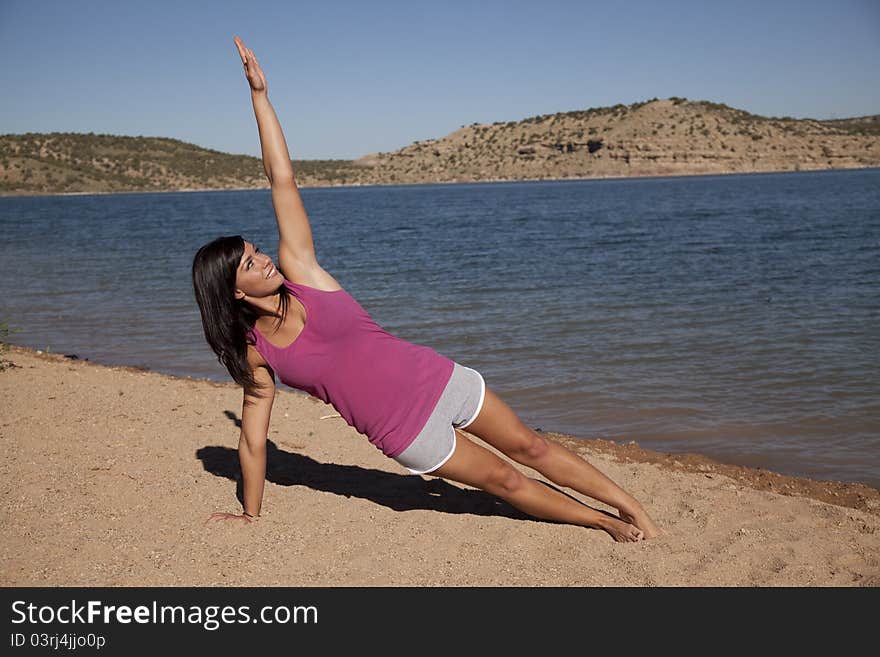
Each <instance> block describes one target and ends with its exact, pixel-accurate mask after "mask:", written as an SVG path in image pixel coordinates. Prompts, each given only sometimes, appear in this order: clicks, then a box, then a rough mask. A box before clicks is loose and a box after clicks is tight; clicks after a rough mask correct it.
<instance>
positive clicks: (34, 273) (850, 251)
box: [0, 169, 880, 487]
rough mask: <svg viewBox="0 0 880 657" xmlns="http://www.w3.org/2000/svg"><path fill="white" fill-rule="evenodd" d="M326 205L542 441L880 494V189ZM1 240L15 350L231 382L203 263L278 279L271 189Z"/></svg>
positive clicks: (730, 179)
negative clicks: (607, 447)
mask: <svg viewBox="0 0 880 657" xmlns="http://www.w3.org/2000/svg"><path fill="white" fill-rule="evenodd" d="M302 196H303V199H304V202H305V205H306V208H307V210H308V212H309V216H310V219H311V223H312V231H313V235H314V238H315V244H316V249H317V253H318V258H319V260H320V262H321V264H322V265H323V266H324V268H325V269H327V270H328V271H329V272H330V273H331V274H333V276H334V277H336V279H337V280H338V281H339V282H340V283H341V284H342V285H343V287H345V288H346V289H347V290H348V291H349V292H350V293H351V294H352V295H353V296H354V297H355V298H356V299H358V301H359V302H360V303H361V305H363V306H364V308H366V310H367V311H368V312H370V314H371V315H372V316H373V317H374V319H376V321H377V322H378V323H379V324H380V325H382V326H383V327H384V328H385V329H387V330H388V331H390V332H391V333H393V334H395V335H398V336H400V337H402V338H404V339H407V340H410V341H412V342H415V343H418V344H425V345H428V346H431V347H433V348H434V349H436V350H437V351H439V352H440V353H442V354H444V355H446V356H448V357H450V358H453V359H455V360H457V361H458V362H460V363H462V364H464V365H467V366H469V367H473V368H475V369H477V370H479V371H480V372H481V373H482V374H483V376H484V377H485V379H486V382H487V384H488V385H489V386H490V387H492V388H493V389H494V390H495V391H496V392H498V393H499V394H500V395H501V396H502V398H504V399H505V400H506V401H507V402H508V403H509V404H510V405H511V406H512V407H513V408H514V410H516V411H517V412H518V413H519V415H520V416H521V417H522V418H523V420H524V421H525V422H526V423H527V424H529V425H530V426H534V427H540V428H542V429H544V430H547V431H559V432H564V433H569V434H573V435H576V436H585V437H597V436H602V437H605V438H608V439H611V440H614V441H618V442H628V441H631V440H634V441H636V442H637V443H638V444H640V445H641V446H643V447H647V448H650V449H655V450H660V451H666V452H699V453H703V454H706V455H708V456H711V457H713V458H716V459H718V460H721V461H725V462H730V463H738V464H743V465H749V466H754V467H765V468H767V469H771V470H775V471H778V472H782V473H785V474H792V475H798V476H809V477H813V478H822V479H825V478H827V479H837V480H842V481H862V482H865V483H869V484H872V485H874V486H878V487H880V449H878V447H880V375H878V371H880V367H878V366H880V328H878V319H880V294H878V292H880V169H866V170H858V171H826V172H802V173H781V174H753V175H730V176H701V177H676V178H650V179H648V178H642V179H622V180H591V181H558V182H524V183H485V184H455V185H415V186H387V187H348V188H332V189H304V190H302ZM0 228H2V235H3V246H2V259H0V273H2V276H0V299H2V301H0V320H6V321H7V322H8V323H9V324H10V325H12V326H13V327H15V328H16V329H18V330H19V332H18V333H16V334H14V335H13V336H12V337H11V338H10V340H9V341H11V342H13V343H15V344H20V345H26V346H31V347H35V348H38V349H50V350H51V351H52V352H57V353H75V354H77V355H78V356H79V357H80V358H88V359H89V360H90V361H93V362H98V363H105V364H120V365H136V366H143V367H148V368H150V369H152V370H156V371H160V372H165V373H169V374H176V375H187V376H197V377H207V378H211V379H216V380H222V381H230V380H231V379H230V377H229V375H228V374H227V373H226V371H225V369H223V368H222V367H221V366H220V365H219V364H218V363H217V360H216V358H215V356H214V354H213V353H212V352H211V351H210V350H209V348H208V346H207V344H206V343H205V340H204V337H203V334H202V328H201V322H200V319H199V313H198V309H197V307H196V304H195V300H194V296H193V292H192V286H191V279H190V268H191V264H192V257H193V255H194V253H195V251H196V250H197V248H198V247H199V246H201V245H202V244H204V243H205V242H207V241H209V240H211V239H213V238H214V237H216V236H219V235H224V234H233V235H234V234H241V235H243V236H244V237H245V238H246V239H248V240H251V241H254V242H256V243H257V244H258V245H259V246H260V247H262V248H263V250H265V251H267V252H268V253H270V254H271V255H272V256H273V258H275V260H276V262H277V229H276V226H275V219H274V214H273V212H272V205H271V199H270V196H269V193H268V191H265V190H255V191H222V192H220V191H218V192H191V193H183V192H181V193H165V194H123V195H91V196H67V197H64V196H53V197H29V198H0ZM0 376H2V375H0ZM222 411H223V409H219V408H218V413H220V412H222Z"/></svg>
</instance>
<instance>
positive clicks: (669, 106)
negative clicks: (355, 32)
mask: <svg viewBox="0 0 880 657" xmlns="http://www.w3.org/2000/svg"><path fill="white" fill-rule="evenodd" d="M293 165H294V170H295V171H296V174H297V179H298V181H299V183H300V185H301V186H303V187H308V186H317V185H370V184H401V183H433V182H465V181H492V180H546V179H559V178H604V177H621V176H668V175H692V174H709V173H742V172H758V171H800V170H815V169H846V168H860V167H876V166H880V115H874V116H866V117H858V118H852V119H836V120H825V121H819V120H814V119H792V118H790V117H782V118H776V117H764V116H758V115H755V114H750V113H748V112H745V111H743V110H738V109H735V108H732V107H728V106H727V105H722V104H717V103H710V102H706V101H689V100H687V99H684V98H675V97H673V98H669V99H666V100H658V99H656V98H655V99H652V100H649V101H646V102H643V103H634V104H632V105H615V106H613V107H599V108H591V109H587V110H579V111H574V112H559V113H556V114H547V115H543V116H535V117H531V118H527V119H523V120H521V121H509V122H506V123H504V122H497V123H492V124H479V123H474V124H471V125H469V126H462V128H461V129H460V130H456V131H455V132H453V133H451V134H449V135H447V136H445V137H442V138H439V139H428V140H424V141H417V142H414V143H413V144H411V145H409V146H406V147H404V148H401V149H399V150H396V151H393V152H389V153H376V154H372V155H367V156H365V157H362V158H360V159H358V160H355V161H349V160H302V161H299V160H294V161H293ZM266 186H267V185H266V179H265V175H264V173H263V167H262V163H261V162H260V160H259V159H258V158H255V157H250V156H246V155H229V154H226V153H221V152H219V151H214V150H209V149H204V148H200V147H198V146H195V145H193V144H187V143H185V142H181V141H178V140H175V139H163V138H154V137H119V136H113V135H95V134H91V133H89V134H87V135H85V134H75V133H51V134H25V135H2V136H0V194H46V193H57V192H68V193H70V192H123V191H169V190H182V189H232V188H260V187H266Z"/></svg>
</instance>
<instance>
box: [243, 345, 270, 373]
mask: <svg viewBox="0 0 880 657" xmlns="http://www.w3.org/2000/svg"><path fill="white" fill-rule="evenodd" d="M247 361H248V365H250V366H251V369H252V370H256V369H257V368H258V367H269V363H268V362H267V361H266V359H265V358H263V354H261V353H260V351H259V350H258V349H257V346H256V345H253V344H248V346H247Z"/></svg>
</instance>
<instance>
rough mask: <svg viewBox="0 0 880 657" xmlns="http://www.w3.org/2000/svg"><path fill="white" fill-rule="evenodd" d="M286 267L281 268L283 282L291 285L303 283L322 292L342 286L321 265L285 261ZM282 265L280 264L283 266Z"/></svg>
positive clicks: (333, 290)
mask: <svg viewBox="0 0 880 657" xmlns="http://www.w3.org/2000/svg"><path fill="white" fill-rule="evenodd" d="M286 264H287V267H286V268H284V269H282V274H283V275H284V282H285V283H287V284H288V287H290V284H292V285H303V286H305V287H310V288H313V289H315V290H321V291H322V292H336V291H337V290H341V289H342V286H341V285H340V284H339V281H337V280H336V279H335V278H333V276H331V275H330V274H329V273H328V272H327V271H326V270H325V269H324V268H323V267H321V265H319V264H317V263H315V264H312V265H311V266H305V265H298V264H293V263H291V262H288V263H286ZM283 266H284V265H282V267H283Z"/></svg>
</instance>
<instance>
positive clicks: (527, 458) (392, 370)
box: [193, 37, 661, 541]
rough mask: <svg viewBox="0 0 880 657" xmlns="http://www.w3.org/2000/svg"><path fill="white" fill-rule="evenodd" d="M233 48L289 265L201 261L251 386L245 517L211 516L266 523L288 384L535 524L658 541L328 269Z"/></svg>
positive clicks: (224, 339)
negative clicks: (269, 447) (274, 443)
mask: <svg viewBox="0 0 880 657" xmlns="http://www.w3.org/2000/svg"><path fill="white" fill-rule="evenodd" d="M234 40H235V45H236V47H237V48H238V52H239V55H240V56H241V60H242V63H243V64H244V67H245V74H246V76H247V80H248V82H249V84H250V88H251V99H252V101H253V105H254V111H255V113H256V118H257V126H258V128H259V133H260V142H261V147H262V154H263V164H264V167H265V170H266V175H267V176H268V178H269V181H270V185H271V193H272V204H273V206H274V208H275V214H276V218H277V220H278V229H279V233H280V241H279V247H278V260H279V266H280V267H279V268H276V267H275V265H274V263H273V262H272V260H271V258H269V256H267V255H266V254H264V253H262V252H260V250H259V249H258V248H257V247H255V246H254V245H253V244H252V243H250V242H246V241H244V240H243V239H242V238H241V237H238V236H235V237H221V238H218V239H216V240H214V241H213V242H211V243H209V244H206V245H205V246H203V247H202V248H201V249H199V251H198V253H197V254H196V256H195V259H194V261H193V286H194V289H195V294H196V300H197V302H198V304H199V310H200V311H201V315H202V324H203V327H204V330H205V337H206V339H207V340H208V343H209V344H210V345H211V347H212V349H213V350H214V352H215V353H216V354H217V356H218V358H219V360H220V361H221V362H222V363H223V364H224V365H225V366H226V367H227V369H228V370H229V372H230V374H231V375H232V377H233V379H235V381H237V382H238V383H240V384H241V385H242V386H243V388H244V403H243V410H242V418H241V429H242V431H241V439H240V441H239V457H240V460H241V469H242V476H243V479H244V510H243V513H242V514H241V515H237V514H232V513H215V514H213V515H212V516H211V518H210V519H213V520H233V521H243V522H252V521H253V520H254V519H256V518H257V517H259V515H260V507H261V504H262V499H263V484H264V481H265V475H266V435H267V433H268V426H269V416H270V412H271V409H272V403H273V401H274V393H275V375H276V374H277V375H278V376H279V377H280V379H281V380H282V381H283V382H284V383H286V384H288V385H290V386H293V387H296V388H299V389H302V390H305V391H307V392H309V393H310V394H312V395H314V396H316V397H319V398H321V399H322V400H324V401H325V402H329V403H331V404H333V406H334V407H335V408H336V409H337V410H338V411H339V413H340V415H341V416H342V417H343V418H345V420H346V421H347V422H348V423H349V424H350V425H351V426H353V427H355V428H356V429H357V430H358V431H359V432H361V433H363V434H365V435H366V436H367V437H368V438H369V440H370V442H372V443H373V444H374V445H375V446H376V447H377V448H379V449H381V450H382V452H383V453H384V454H386V455H387V456H389V457H390V458H393V459H394V460H396V461H397V462H398V463H400V464H401V465H402V466H403V467H405V468H406V469H407V470H409V471H410V472H412V473H416V474H427V473H430V474H432V475H435V476H438V477H443V478H445V479H449V480H452V481H457V482H460V483H463V484H466V485H469V486H474V487H477V488H481V489H483V490H485V491H487V492H489V493H491V494H494V495H496V496H498V497H500V498H502V499H504V500H506V501H507V502H508V503H510V504H511V505H513V506H515V507H516V508H518V509H520V510H522V511H524V512H525V513H528V514H530V515H532V516H535V517H538V518H544V519H547V520H553V521H558V522H565V523H571V524H576V525H582V526H585V527H594V528H598V529H603V530H604V531H606V532H608V533H609V534H610V535H611V536H612V537H613V538H614V540H616V541H639V540H642V539H644V538H652V537H654V536H657V535H659V534H660V533H661V532H660V530H659V529H658V528H657V527H656V526H655V525H654V523H653V522H652V521H651V519H650V517H649V516H648V514H647V513H646V512H645V510H644V508H643V507H642V505H641V504H640V503H639V502H638V501H637V500H636V499H635V498H634V497H632V496H631V495H629V494H628V493H626V492H625V491H624V490H622V489H621V488H620V487H619V486H617V485H616V484H615V483H614V482H613V481H611V480H610V479H608V478H607V477H606V476H605V475H603V474H602V473H601V472H599V471H598V470H597V469H596V468H594V467H593V466H592V465H590V464H589V463H587V462H586V461H585V460H583V459H582V458H580V457H579V456H577V455H576V454H574V453H573V452H571V451H569V450H567V449H565V448H564V447H562V446H561V445H558V444H556V443H552V442H549V441H547V440H545V439H544V438H542V437H541V436H539V435H538V434H536V433H535V432H534V431H532V430H531V429H530V428H529V427H527V426H526V425H525V424H523V422H522V421H521V420H520V419H519V418H518V417H517V415H516V414H515V413H514V412H513V411H512V410H511V409H510V407H509V406H507V404H505V403H504V402H503V401H502V400H501V399H499V397H498V396H497V395H496V394H495V393H494V392H493V391H492V389H490V388H488V387H486V385H485V382H484V381H483V377H482V376H481V375H480V374H479V373H478V372H477V371H476V370H473V369H471V368H467V367H463V366H462V365H460V364H459V363H456V362H454V361H452V360H450V359H448V358H446V357H445V356H442V355H441V354H439V353H437V352H436V351H434V350H433V349H430V348H429V347H426V346H421V345H415V344H412V343H409V342H406V341H404V340H401V339H399V338H397V337H395V336H393V335H391V334H390V333H388V332H386V331H384V330H383V329H382V328H380V327H379V326H378V325H377V324H376V323H375V322H374V321H373V319H372V318H371V317H370V315H369V314H368V313H367V312H366V311H365V310H364V309H363V308H362V307H361V306H360V305H359V304H358V303H357V301H355V300H354V298H353V297H351V295H349V294H348V292H347V291H346V290H344V289H343V288H342V287H341V286H340V284H339V283H338V282H337V281H336V279H335V278H333V276H331V275H330V274H329V273H327V272H326V271H325V270H324V269H323V268H322V267H321V266H320V265H319V264H318V262H317V260H316V258H315V249H314V244H313V242H312V233H311V229H310V226H309V220H308V217H307V215H306V211H305V208H304V206H303V203H302V200H301V198H300V195H299V191H298V189H297V185H296V180H295V178H294V172H293V168H292V165H291V161H290V155H289V153H288V150H287V143H286V142H285V139H284V135H283V133H282V131H281V126H280V124H279V123H278V118H277V117H276V115H275V111H274V109H273V108H272V105H271V104H270V103H269V99H268V94H267V85H266V76H265V75H264V73H263V71H262V69H261V67H260V64H259V62H258V61H257V58H256V57H255V56H254V54H253V52H252V51H251V50H249V49H248V48H246V47H245V45H244V44H243V43H242V41H241V39H239V38H238V37H235V39H234ZM282 272H283V274H282ZM464 428H467V430H468V432H469V433H471V434H473V435H474V436H477V437H478V438H480V439H482V440H483V441H485V442H486V443H488V444H489V445H491V446H493V447H495V448H496V449H498V450H499V451H501V452H502V453H503V454H505V455H506V456H508V457H510V458H511V459H513V460H515V461H517V462H519V463H521V464H523V465H526V466H529V467H531V468H534V469H535V470H537V471H538V472H540V473H541V474H543V475H544V476H546V477H547V478H548V479H550V480H551V481H553V482H554V483H556V484H558V485H560V486H567V487H570V488H573V489H574V490H577V491H579V492H581V493H583V494H584V495H588V496H590V497H592V498H595V499H597V500H601V501H602V502H604V503H606V504H608V505H609V506H612V507H614V508H616V509H618V512H619V517H616V516H614V515H612V514H610V513H604V512H599V511H596V510H595V509H592V508H590V507H589V506H587V505H584V504H582V503H580V502H578V501H576V500H575V499H574V498H573V497H571V496H569V495H566V494H565V493H563V492H561V491H559V490H558V489H556V488H553V487H551V486H547V485H545V484H542V483H540V482H538V481H536V480H534V479H530V478H528V477H526V476H524V475H523V474H522V473H521V472H520V471H519V470H517V469H516V468H515V467H513V466H512V465H511V464H510V463H509V462H508V461H506V460H504V459H502V458H499V457H498V456H497V455H495V453H493V452H492V451H490V450H488V449H486V448H484V447H482V446H480V445H479V444H477V443H476V442H474V441H472V440H471V439H470V438H469V437H468V436H467V435H465V434H464V433H462V432H461V431H460V429H464Z"/></svg>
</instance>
